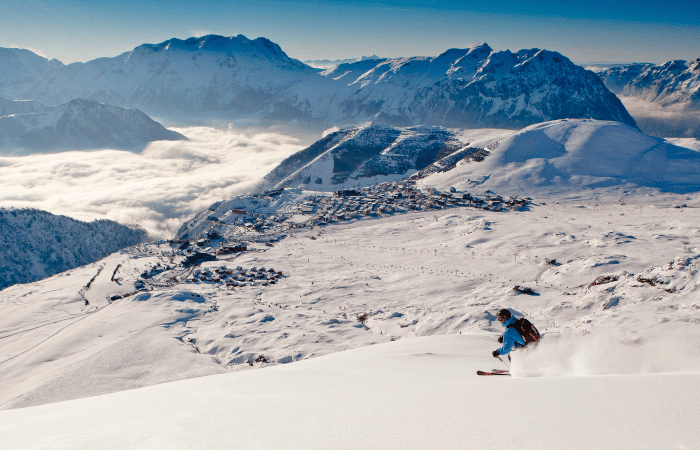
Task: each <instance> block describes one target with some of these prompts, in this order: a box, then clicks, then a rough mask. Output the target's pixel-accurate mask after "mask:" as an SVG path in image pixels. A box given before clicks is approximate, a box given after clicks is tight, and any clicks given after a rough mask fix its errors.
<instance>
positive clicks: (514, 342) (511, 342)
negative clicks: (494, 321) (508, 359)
mask: <svg viewBox="0 0 700 450" xmlns="http://www.w3.org/2000/svg"><path fill="white" fill-rule="evenodd" d="M516 320H517V319H516V318H515V316H510V319H508V320H506V321H505V323H504V324H503V326H504V327H506V331H505V333H503V347H501V348H499V349H498V350H496V351H497V352H498V354H499V355H507V354H508V353H510V352H511V350H513V346H515V347H516V348H517V347H525V341H524V340H523V337H522V336H520V333H518V330H516V329H515V328H513V327H511V328H508V325H513V324H514V323H515V321H516Z"/></svg>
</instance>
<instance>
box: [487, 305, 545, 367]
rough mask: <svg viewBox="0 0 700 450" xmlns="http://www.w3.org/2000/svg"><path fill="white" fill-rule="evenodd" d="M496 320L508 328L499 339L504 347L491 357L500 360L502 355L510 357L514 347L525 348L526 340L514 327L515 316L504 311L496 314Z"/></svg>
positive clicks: (495, 351)
mask: <svg viewBox="0 0 700 450" xmlns="http://www.w3.org/2000/svg"><path fill="white" fill-rule="evenodd" d="M496 318H497V319H498V321H499V322H501V324H502V325H503V326H504V327H505V328H506V331H505V332H504V333H503V336H501V337H499V338H498V342H502V343H503V346H502V347H501V348H499V349H498V350H494V351H493V352H492V353H491V355H493V357H494V358H498V357H499V356H500V355H508V353H510V352H511V350H513V347H515V348H520V347H525V340H524V339H523V337H522V336H521V335H520V333H519V332H518V330H517V328H515V326H514V325H515V321H516V318H515V316H513V315H512V314H511V313H510V311H508V310H507V309H502V310H500V311H498V312H497V313H496ZM538 337H539V336H538ZM508 359H510V355H508Z"/></svg>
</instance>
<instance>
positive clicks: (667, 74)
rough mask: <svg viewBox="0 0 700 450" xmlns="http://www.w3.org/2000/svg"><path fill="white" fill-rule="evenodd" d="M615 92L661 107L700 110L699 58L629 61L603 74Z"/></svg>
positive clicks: (606, 82) (601, 74)
mask: <svg viewBox="0 0 700 450" xmlns="http://www.w3.org/2000/svg"><path fill="white" fill-rule="evenodd" d="M600 76H601V78H602V79H603V82H604V83H605V85H606V86H607V87H608V89H610V90H611V91H612V92H614V93H615V94H618V95H624V96H628V97H640V98H642V99H644V100H647V101H650V102H655V103H657V104H659V105H661V106H671V105H680V106H683V107H684V108H687V109H690V110H700V58H698V59H696V60H694V61H680V60H679V61H668V62H666V63H663V64H630V65H626V66H622V67H613V68H610V69H607V70H605V71H603V72H601V73H600Z"/></svg>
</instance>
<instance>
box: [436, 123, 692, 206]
mask: <svg viewBox="0 0 700 450" xmlns="http://www.w3.org/2000/svg"><path fill="white" fill-rule="evenodd" d="M487 149H488V150H490V152H491V154H490V155H489V156H488V157H486V159H485V160H484V161H483V162H481V163H473V162H472V163H464V164H459V165H458V166H457V167H456V168H455V169H454V170H451V171H448V172H444V173H439V174H435V175H432V176H430V177H428V178H426V179H425V180H423V183H424V184H426V185H434V186H435V187H437V188H438V189H441V190H442V189H446V188H448V187H450V186H456V187H459V188H460V189H467V188H475V189H479V190H487V189H490V190H493V191H496V192H498V193H500V194H503V195H519V196H523V195H542V194H543V193H545V192H550V193H552V192H569V191H571V192H573V191H577V190H581V189H583V190H590V189H592V188H596V187H608V186H621V187H624V186H628V187H630V188H633V187H644V188H656V189H661V190H664V191H673V192H680V193H683V192H692V191H697V190H699V189H700V177H699V176H698V174H700V154H698V152H696V151H693V150H691V149H687V148H684V147H678V146H676V145H674V144H672V143H670V142H668V141H665V140H664V139H659V138H654V137H650V136H647V135H645V134H643V133H641V132H639V131H638V130H636V129H634V128H632V127H629V126H627V125H624V124H621V123H618V122H606V121H594V120H574V119H567V120H558V121H552V122H545V123H541V124H537V125H532V126H530V127H527V128H524V129H522V130H520V131H519V132H517V133H515V134H512V135H511V136H508V137H506V138H504V139H502V140H500V141H499V142H497V143H495V144H492V145H490V146H489V147H487Z"/></svg>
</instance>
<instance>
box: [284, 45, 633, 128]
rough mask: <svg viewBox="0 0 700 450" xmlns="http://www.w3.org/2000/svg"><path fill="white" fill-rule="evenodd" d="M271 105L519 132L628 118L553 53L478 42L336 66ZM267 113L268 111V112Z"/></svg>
mask: <svg viewBox="0 0 700 450" xmlns="http://www.w3.org/2000/svg"><path fill="white" fill-rule="evenodd" d="M322 75H323V76H324V77H326V79H327V80H326V81H325V82H324V83H319V82H318V81H316V80H313V81H306V82H305V83H300V84H299V85H296V86H294V87H293V88H292V89H290V91H289V93H288V94H287V95H286V96H285V97H282V99H281V100H280V101H279V102H278V104H280V105H290V104H291V105H292V106H293V107H294V108H295V109H297V110H298V111H299V112H300V113H306V114H308V115H309V116H311V117H330V118H332V119H333V121H335V122H337V123H343V122H349V121H352V120H356V119H357V118H361V119H365V120H373V121H379V122H383V123H386V124H389V125H397V126H410V125H417V124H424V125H440V126H447V127H467V128H486V127H495V128H521V127H523V126H527V125H531V124H533V123H537V122H542V121H546V120H552V119H555V118H557V119H558V118H565V117H579V118H595V119H603V120H616V121H620V122H623V123H626V124H629V125H632V126H634V125H635V123H634V120H633V119H632V117H631V116H630V115H629V114H628V113H627V111H626V110H625V108H624V106H623V105H622V104H621V103H620V101H619V100H618V99H617V97H615V95H613V94H612V93H611V92H610V91H608V89H607V88H606V87H605V86H604V85H603V83H602V82H601V81H600V79H599V78H598V77H597V76H596V75H595V74H594V73H592V72H589V71H587V70H585V69H583V68H581V67H579V66H576V65H575V64H573V63H572V62H571V61H570V60H569V59H568V58H566V57H564V56H562V55H561V54H559V53H556V52H551V51H547V50H539V49H530V50H520V51H518V52H516V53H512V52H510V51H500V52H499V51H494V50H492V49H491V48H490V47H489V46H488V45H486V44H481V45H477V46H473V47H470V48H467V49H451V50H448V51H446V52H444V53H443V54H441V55H439V56H437V57H414V58H395V59H380V60H367V61H360V62H356V63H352V64H341V65H339V66H337V67H334V68H332V69H329V70H327V71H325V72H323V73H322ZM272 113H273V112H270V114H272Z"/></svg>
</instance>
